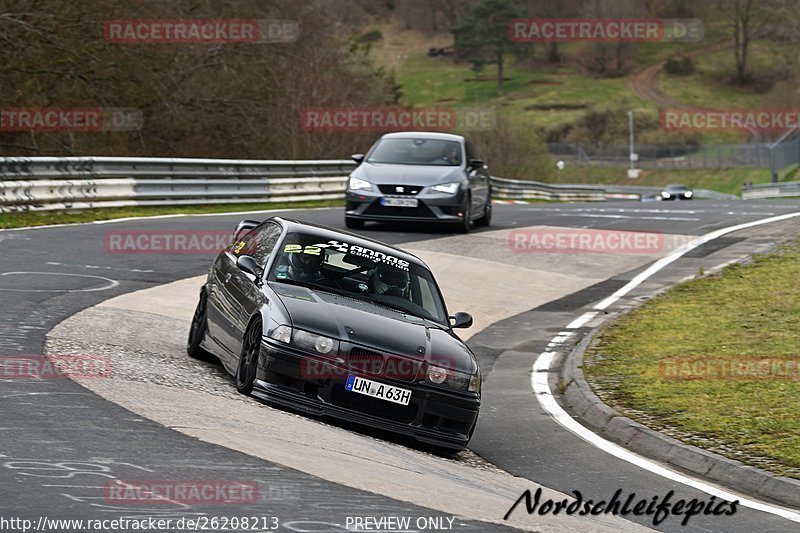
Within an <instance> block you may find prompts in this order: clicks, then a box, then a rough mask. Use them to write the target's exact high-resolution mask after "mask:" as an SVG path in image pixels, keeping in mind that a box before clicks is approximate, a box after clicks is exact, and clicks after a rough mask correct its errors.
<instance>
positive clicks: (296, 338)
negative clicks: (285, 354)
mask: <svg viewBox="0 0 800 533" xmlns="http://www.w3.org/2000/svg"><path fill="white" fill-rule="evenodd" d="M267 337H269V338H270V339H275V340H276V341H280V342H283V343H286V344H291V345H292V346H294V347H296V348H299V349H301V350H305V351H308V352H316V353H320V354H323V355H328V354H331V353H333V354H337V353H339V341H338V340H336V339H332V338H330V337H326V336H324V335H317V334H316V333H311V332H309V331H303V330H302V329H292V328H291V327H290V326H278V327H277V328H275V329H273V330H270V331H268V332H267Z"/></svg>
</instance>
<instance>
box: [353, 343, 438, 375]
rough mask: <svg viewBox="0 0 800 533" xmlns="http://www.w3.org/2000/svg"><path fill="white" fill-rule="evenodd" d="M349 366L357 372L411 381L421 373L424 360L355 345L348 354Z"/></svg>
mask: <svg viewBox="0 0 800 533" xmlns="http://www.w3.org/2000/svg"><path fill="white" fill-rule="evenodd" d="M347 366H348V367H349V368H350V369H352V370H354V371H356V372H362V373H365V374H370V375H372V376H378V377H382V378H386V379H392V380H396V381H404V382H407V383H410V382H412V381H414V380H415V379H416V377H417V374H419V370H420V368H421V367H422V361H416V360H414V359H409V358H407V357H398V356H395V355H383V354H381V353H378V352H374V351H372V350H367V349H365V348H358V347H353V348H351V349H350V354H349V355H348V356H347Z"/></svg>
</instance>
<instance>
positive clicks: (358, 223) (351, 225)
mask: <svg viewBox="0 0 800 533" xmlns="http://www.w3.org/2000/svg"><path fill="white" fill-rule="evenodd" d="M344 225H345V226H347V229H364V221H363V220H358V219H357V218H350V217H344Z"/></svg>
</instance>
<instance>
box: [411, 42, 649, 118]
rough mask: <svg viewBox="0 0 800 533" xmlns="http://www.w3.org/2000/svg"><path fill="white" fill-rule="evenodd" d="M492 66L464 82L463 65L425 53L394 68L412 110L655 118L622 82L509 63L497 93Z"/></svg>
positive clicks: (564, 69)
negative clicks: (615, 113)
mask: <svg viewBox="0 0 800 533" xmlns="http://www.w3.org/2000/svg"><path fill="white" fill-rule="evenodd" d="M495 72H496V70H495V67H494V66H493V65H491V66H487V68H486V69H485V70H484V71H483V72H482V73H481V76H486V77H487V78H489V79H488V80H487V81H465V80H466V79H471V78H474V77H475V73H474V72H473V71H472V69H471V68H470V65H469V64H468V63H455V62H453V61H451V60H449V59H443V58H430V57H427V55H426V54H425V53H424V52H410V53H409V54H408V57H407V58H406V60H405V61H403V62H402V63H401V64H400V65H398V67H397V69H396V74H397V80H398V82H399V83H400V84H402V86H403V92H404V95H403V103H404V104H406V105H411V106H417V107H428V106H445V107H446V106H450V107H455V108H460V107H468V106H496V107H497V108H498V109H499V111H500V112H503V113H506V114H507V115H508V116H512V117H515V118H516V119H518V120H524V121H526V122H530V123H533V124H535V125H536V126H540V127H545V128H548V127H552V126H556V125H558V124H562V123H564V122H571V121H573V120H575V119H576V118H578V117H580V116H581V115H583V114H584V113H585V112H586V109H589V108H596V109H605V108H618V107H625V108H633V109H635V110H639V111H646V112H650V113H652V114H653V115H654V116H655V114H656V108H655V107H654V106H653V105H651V104H650V103H649V102H646V101H644V100H642V99H640V98H639V97H638V96H636V95H635V94H634V93H633V91H631V90H630V88H629V87H628V84H627V80H626V79H625V78H614V79H593V78H588V77H586V76H584V75H582V74H581V72H580V71H579V69H578V68H577V67H573V66H563V67H549V66H548V67H541V66H538V67H537V68H536V69H535V70H532V69H523V68H520V67H518V66H515V65H513V64H508V65H506V67H505V76H506V77H507V78H511V79H510V80H507V81H506V82H505V94H504V95H502V96H501V95H498V94H497V82H496V79H494V76H495ZM534 105H538V106H547V107H549V106H564V105H566V106H582V108H581V109H576V110H573V109H569V110H561V109H559V110H549V109H548V110H542V109H526V108H528V107H530V106H534Z"/></svg>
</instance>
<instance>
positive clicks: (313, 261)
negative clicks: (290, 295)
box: [289, 251, 325, 280]
mask: <svg viewBox="0 0 800 533" xmlns="http://www.w3.org/2000/svg"><path fill="white" fill-rule="evenodd" d="M323 254H324V252H322V251H321V253H320V254H319V255H314V254H307V253H303V252H300V253H294V254H289V274H290V275H291V276H292V278H294V279H301V280H304V279H309V278H311V277H312V276H313V275H314V274H316V273H317V272H318V271H319V267H320V265H322V261H323V260H324V259H325V256H324V255H323Z"/></svg>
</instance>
